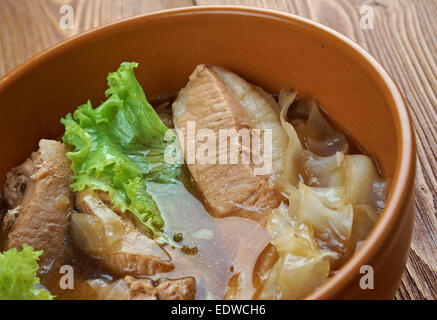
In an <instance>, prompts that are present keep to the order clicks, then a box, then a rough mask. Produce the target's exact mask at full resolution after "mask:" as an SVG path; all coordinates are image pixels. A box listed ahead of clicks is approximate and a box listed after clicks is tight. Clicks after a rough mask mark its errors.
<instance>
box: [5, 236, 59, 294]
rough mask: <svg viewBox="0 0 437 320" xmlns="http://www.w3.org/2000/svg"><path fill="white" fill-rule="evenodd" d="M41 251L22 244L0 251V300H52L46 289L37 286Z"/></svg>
mask: <svg viewBox="0 0 437 320" xmlns="http://www.w3.org/2000/svg"><path fill="white" fill-rule="evenodd" d="M41 254H42V251H34V250H33V248H32V247H30V246H28V245H26V244H25V245H23V249H22V250H21V251H17V249H16V248H12V249H9V250H8V251H6V252H4V253H0V300H52V299H53V298H54V296H52V295H51V294H50V293H49V292H48V291H47V290H45V289H41V288H37V285H38V284H39V279H38V277H37V276H36V272H37V271H38V269H39V266H38V262H37V261H38V259H39V256H40V255H41Z"/></svg>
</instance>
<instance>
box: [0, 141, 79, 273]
mask: <svg viewBox="0 0 437 320" xmlns="http://www.w3.org/2000/svg"><path fill="white" fill-rule="evenodd" d="M66 152H67V150H66V147H65V146H64V144H62V143H61V142H57V141H52V140H41V141H40V143H39V150H38V152H34V153H32V155H31V158H30V159H27V160H26V161H25V162H24V163H23V164H22V165H20V166H18V167H16V168H14V169H12V171H11V172H9V173H8V174H7V176H6V182H5V185H4V195H5V199H6V201H7V203H8V205H9V207H10V208H11V209H10V210H9V211H8V213H7V214H6V216H5V217H4V220H3V228H5V229H6V231H9V233H8V237H7V247H8V248H12V247H21V246H22V245H23V244H28V245H30V246H32V247H33V248H35V249H36V250H44V253H43V255H42V256H41V258H40V267H41V270H42V271H44V270H46V269H48V268H50V266H51V265H52V264H53V262H54V261H55V260H56V258H58V257H59V256H60V255H61V253H62V250H63V246H64V239H65V236H66V233H67V226H68V215H69V213H71V212H72V210H73V204H74V196H73V192H72V191H71V189H70V186H69V185H70V183H71V175H72V173H71V170H70V165H71V163H70V160H69V159H68V158H67V156H66Z"/></svg>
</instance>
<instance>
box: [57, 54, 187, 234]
mask: <svg viewBox="0 0 437 320" xmlns="http://www.w3.org/2000/svg"><path fill="white" fill-rule="evenodd" d="M137 66H138V64H137V63H127V62H124V63H122V64H121V66H120V68H119V69H118V70H117V71H116V72H114V73H110V74H109V76H108V85H109V89H108V90H107V91H106V96H107V97H108V99H107V100H106V101H105V102H103V103H102V104H101V105H100V106H99V107H97V108H95V109H93V108H92V106H91V102H89V101H88V103H86V104H84V105H82V106H80V107H78V109H77V110H76V111H75V112H74V113H73V115H71V114H68V115H67V116H66V117H65V118H64V119H62V120H61V122H62V124H63V125H64V126H65V134H64V136H63V139H62V140H63V141H64V142H65V143H67V144H68V145H70V146H73V147H74V150H73V151H71V152H69V153H68V154H67V156H68V158H69V159H70V160H71V161H72V166H71V168H72V170H73V173H74V179H75V182H74V183H73V184H72V189H73V190H74V191H81V190H83V189H85V188H88V189H90V190H101V191H105V192H108V193H109V198H110V200H111V202H112V205H113V206H114V207H115V208H117V209H119V210H120V211H121V212H126V211H128V212H130V213H132V214H133V216H134V217H135V218H136V219H137V220H138V221H139V222H140V223H142V224H143V225H145V226H146V227H147V228H148V229H149V230H150V231H152V233H153V234H154V236H155V237H156V236H157V235H160V233H161V232H162V230H163V226H164V221H163V219H162V217H161V214H160V212H159V209H158V207H157V206H156V204H155V202H154V201H153V199H152V197H151V196H150V194H149V193H148V192H147V186H146V182H147V181H152V182H156V183H164V184H166V183H173V182H174V181H175V179H176V178H177V177H178V175H179V173H180V165H179V164H177V163H170V162H166V161H165V158H164V154H165V152H168V150H167V151H166V149H167V147H169V146H170V147H171V145H174V144H173V142H174V141H175V139H176V137H175V135H173V134H170V135H169V134H166V133H168V130H169V129H168V128H167V127H166V126H165V125H164V124H163V122H162V121H161V119H160V118H159V116H158V115H157V114H156V112H155V110H154V109H153V107H152V106H151V105H150V104H149V102H148V101H147V99H146V96H145V95H144V92H143V90H142V88H141V86H140V84H139V83H138V81H137V80H136V78H135V74H134V68H136V67H137ZM170 132H171V131H170ZM168 137H170V138H168ZM175 152H176V151H175Z"/></svg>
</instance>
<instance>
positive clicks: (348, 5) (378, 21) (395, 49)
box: [0, 0, 437, 299]
mask: <svg viewBox="0 0 437 320" xmlns="http://www.w3.org/2000/svg"><path fill="white" fill-rule="evenodd" d="M63 4H70V5H71V6H72V7H73V8H74V12H75V24H74V28H73V30H61V29H60V27H59V18H60V14H59V8H60V6H61V5H63ZM193 4H194V5H211V4H241V5H250V6H257V7H263V8H270V9H276V10H282V11H286V12H290V13H294V14H298V15H301V16H304V17H307V18H310V19H312V20H315V21H318V22H320V23H322V24H324V25H327V26H329V27H331V28H333V29H335V30H337V31H339V32H341V33H343V34H344V35H346V36H347V37H349V38H351V39H353V40H355V41H356V42H357V43H359V44H360V45H361V46H362V47H364V48H365V49H367V50H368V51H369V52H370V53H371V54H372V55H373V56H374V57H375V58H376V59H377V60H378V61H379V62H381V64H382V65H383V66H385V68H386V69H387V70H388V71H389V72H390V74H391V75H392V76H393V78H394V80H395V82H396V83H397V84H398V85H399V87H400V89H401V91H402V93H403V95H404V97H405V98H406V100H407V103H408V106H409V108H410V111H411V115H412V118H413V121H414V124H415V130H416V135H417V148H418V162H417V164H418V168H417V180H416V201H415V205H416V210H417V214H416V221H415V226H414V233H413V240H412V244H411V250H410V254H409V260H408V263H407V268H406V272H405V275H404V277H403V279H402V284H401V286H400V288H399V291H398V293H397V295H396V298H397V299H437V250H436V244H437V217H436V209H437V193H436V188H437V112H436V111H437V19H436V18H435V17H437V0H222V1H217V0H197V1H185V0H167V1H163V0H70V1H68V0H1V1H0V76H1V75H3V74H5V73H6V72H7V71H9V70H11V69H12V68H14V67H15V66H17V65H18V64H20V63H21V62H23V61H24V60H25V59H27V58H29V57H31V56H32V55H34V54H36V53H38V52H40V51H42V50H43V49H45V48H46V47H48V46H50V45H52V44H54V43H57V42H59V41H61V40H63V39H65V38H67V37H70V36H73V35H75V34H77V33H80V32H83V31H85V30H89V29H91V28H94V27H96V26H98V25H101V24H103V23H107V22H109V21H113V20H116V19H121V18H124V17H128V16H132V15H136V14H140V13H144V12H148V11H152V10H159V9H163V8H172V7H180V6H187V5H193ZM363 4H368V5H371V6H372V7H373V8H374V10H375V23H374V29H373V30H363V29H361V28H360V24H359V22H360V19H361V16H360V7H361V6H362V5H363Z"/></svg>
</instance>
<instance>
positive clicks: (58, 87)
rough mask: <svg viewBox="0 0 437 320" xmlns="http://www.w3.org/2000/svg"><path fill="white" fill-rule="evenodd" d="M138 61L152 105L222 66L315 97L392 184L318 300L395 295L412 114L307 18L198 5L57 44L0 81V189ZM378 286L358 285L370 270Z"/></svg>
mask: <svg viewBox="0 0 437 320" xmlns="http://www.w3.org/2000/svg"><path fill="white" fill-rule="evenodd" d="M122 61H138V62H140V67H139V68H138V69H137V71H136V73H137V77H138V79H139V81H140V82H141V84H142V86H143V88H144V90H145V92H146V94H147V95H148V97H149V99H151V100H153V99H158V98H159V97H160V96H163V95H166V94H169V93H174V92H177V91H178V90H179V89H180V88H181V87H182V86H184V84H185V83H186V82H187V77H188V75H189V74H190V73H191V72H192V71H193V69H194V67H195V66H196V65H197V64H199V63H207V64H213V65H220V66H223V67H225V68H229V69H230V70H232V71H234V72H236V73H239V74H240V75H242V76H243V77H244V78H246V79H248V80H250V81H251V82H253V83H256V84H258V85H260V86H262V87H264V88H265V89H267V90H269V91H270V92H278V91H279V90H280V89H281V88H283V87H290V88H294V89H297V90H298V91H299V92H300V94H304V95H312V96H314V97H316V98H317V100H318V101H319V102H320V103H321V104H322V105H323V107H324V108H325V109H326V110H327V111H328V113H329V114H330V116H331V118H333V119H335V121H336V122H337V123H339V124H341V126H342V127H343V128H344V130H346V131H347V132H348V133H349V134H351V135H352V136H353V137H354V138H355V139H356V140H357V141H358V142H359V144H360V145H361V146H362V147H363V148H364V149H365V150H366V151H367V152H368V154H370V155H371V156H373V157H375V158H376V159H377V160H378V161H379V163H380V166H381V170H382V172H383V174H384V176H385V177H386V178H387V179H388V180H389V181H390V191H389V197H388V201H387V205H386V209H385V210H384V212H383V214H382V215H381V217H380V219H379V221H378V223H377V224H376V226H375V228H374V229H373V231H372V232H371V234H370V236H369V238H368V240H367V241H366V242H365V244H364V245H363V246H362V247H361V248H360V249H359V250H358V252H357V253H356V254H355V255H354V256H353V257H352V258H351V259H350V260H349V261H348V262H347V263H346V264H345V265H344V266H343V267H342V268H341V269H340V270H339V271H338V272H337V273H336V274H335V276H333V277H332V278H331V279H330V280H329V281H328V282H327V283H326V284H324V285H323V286H322V287H321V288H319V289H318V290H316V291H315V292H313V293H312V294H311V295H310V296H308V297H307V298H308V299H343V298H346V299H357V298H372V299H379V298H388V299H391V298H393V296H394V294H395V291H396V289H397V288H398V285H399V282H400V278H401V276H402V273H403V271H404V268H405V263H406V257H407V252H408V248H409V245H410V238H411V233H412V223H413V206H412V199H413V180H414V171H415V144H414V136H413V129H412V125H411V121H410V119H409V115H408V112H407V108H406V107H405V103H404V101H403V99H402V96H401V94H400V93H399V90H398V89H397V88H396V85H395V84H394V83H393V81H392V79H391V78H390V76H389V75H388V73H387V72H386V71H385V70H384V69H383V68H382V67H381V66H380V65H379V64H378V62H376V61H375V59H374V58H372V57H371V56H370V55H369V54H368V53H367V52H366V51H365V50H363V49H362V48H361V47H359V46H358V45H356V44H355V43H354V42H352V41H351V40H348V39H347V38H345V37H344V36H342V35H341V34H339V33H337V32H335V31H333V30H331V29H329V28H326V27H324V26H322V25H320V24H317V23H314V22H311V21H309V20H306V19H303V18H300V17H297V16H293V15H289V14H284V13H279V12H274V11H268V10H260V9H253V8H245V7H189V8H184V9H177V10H168V11H161V12H156V13H151V14H146V15H142V16H137V17H133V18H130V19H126V20H123V21H120V22H116V23H112V24H109V25H106V26H104V27H101V28H98V29H96V30H93V31H91V32H87V33H84V34H82V35H80V36H78V37H75V38H73V39H70V40H68V41H65V42H63V43H61V44H59V45H56V46H54V47H52V48H50V49H48V50H46V51H45V52H43V53H42V54H40V55H38V56H36V57H34V58H32V59H30V60H29V61H27V62H26V63H24V64H23V65H21V66H20V67H18V68H17V69H15V70H13V71H12V72H10V73H9V74H7V75H6V76H5V77H3V79H2V80H1V81H0V130H1V138H0V150H2V151H1V153H0V177H1V178H0V185H1V184H2V183H3V181H4V177H5V173H6V172H7V171H8V170H9V169H10V168H11V167H13V166H15V165H17V164H19V163H20V162H21V161H23V160H24V159H25V158H26V157H27V156H28V155H29V153H30V152H31V151H33V150H35V148H36V146H37V143H38V141H39V139H41V138H58V137H60V136H61V134H62V132H63V128H62V126H61V125H60V122H59V120H60V118H61V117H62V116H64V115H65V114H66V113H67V112H71V111H72V110H74V109H75V107H76V106H77V105H79V104H82V103H84V102H86V101H87V100H88V99H90V100H91V101H92V102H93V105H96V104H97V103H99V102H100V101H101V100H103V98H104V96H103V93H104V91H105V89H106V75H107V74H108V72H111V71H114V70H116V69H117V67H118V66H119V64H120V63H121V62H122ZM363 265H370V266H372V267H373V270H374V289H373V290H363V289H361V288H360V285H359V283H360V278H361V277H362V276H363V274H360V268H361V267H362V266H363Z"/></svg>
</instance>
